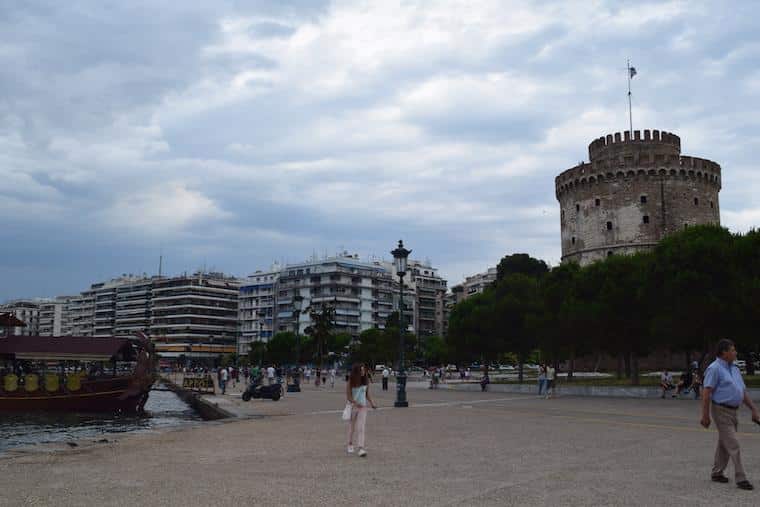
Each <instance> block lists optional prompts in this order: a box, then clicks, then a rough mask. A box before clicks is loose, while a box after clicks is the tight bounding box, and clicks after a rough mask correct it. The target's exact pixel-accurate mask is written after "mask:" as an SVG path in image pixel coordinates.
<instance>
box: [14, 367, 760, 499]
mask: <svg viewBox="0 0 760 507" xmlns="http://www.w3.org/2000/svg"><path fill="white" fill-rule="evenodd" d="M343 386H344V383H343V381H342V380H341V381H339V382H338V383H337V385H336V388H335V390H330V389H329V387H328V388H321V389H319V390H315V389H314V387H313V385H304V386H303V387H304V390H303V392H301V393H287V395H286V396H285V398H283V399H282V400H281V401H279V402H272V401H270V400H254V401H251V402H248V403H243V402H242V401H239V398H238V397H237V396H239V394H238V395H237V396H236V395H230V396H228V397H226V398H223V399H222V400H219V401H221V403H224V404H227V405H229V407H231V408H233V409H235V410H238V413H241V414H242V415H246V416H251V417H247V418H240V419H232V420H227V421H223V422H213V423H203V424H200V425H198V426H195V427H191V428H185V429H181V430H176V431H169V432H164V433H149V434H130V435H123V436H118V437H117V440H116V442H109V443H103V444H98V443H92V442H90V443H84V442H83V443H81V445H80V446H79V447H77V448H73V449H69V448H67V447H66V446H63V447H56V448H54V449H51V450H48V451H47V452H40V450H39V449H38V450H35V451H34V452H11V453H8V454H6V455H4V456H0V478H2V479H1V480H0V484H2V494H1V495H0V505H9V506H10V505H13V506H16V505H78V506H82V505H99V506H110V505H137V504H142V505H178V506H179V505H182V506H190V505H231V506H232V505H234V506H240V505H325V504H327V505H356V504H365V505H457V506H459V505H521V506H531V505H605V506H610V505H658V506H679V505H684V506H686V505H689V506H695V505H710V506H714V505H729V504H730V505H748V506H749V505H757V503H758V498H760V497H759V496H758V495H759V494H758V493H757V492H745V491H739V490H737V488H736V487H735V486H734V485H733V484H715V483H712V482H710V481H709V471H710V465H711V462H712V456H713V450H714V445H715V442H716V438H717V436H716V434H715V432H714V430H704V429H702V428H701V427H699V425H698V414H699V412H698V405H697V403H696V402H694V401H693V400H670V399H666V400H661V399H659V398H657V399H645V400H636V399H605V398H570V397H561V398H557V399H552V400H544V399H539V398H537V397H534V396H530V395H517V394H508V393H475V392H457V391H445V390H438V391H431V390H428V389H422V388H419V389H414V388H412V389H410V390H409V399H410V403H411V406H410V407H409V408H408V409H394V408H392V404H393V395H394V392H393V391H389V392H387V393H382V392H381V391H380V390H379V389H377V388H376V389H374V390H373V391H374V395H375V397H376V398H377V401H378V404H379V405H380V406H381V408H380V409H379V410H377V411H374V412H371V413H370V414H369V420H368V427H367V431H368V440H367V447H368V452H369V456H368V457H367V458H366V459H362V458H359V457H357V456H348V455H346V453H345V449H344V438H345V423H344V422H343V421H341V420H340V410H341V409H342V406H343V390H342V388H343ZM376 387H379V386H376ZM229 407H228V408H229ZM740 431H741V434H740V436H739V438H740V442H741V444H742V455H743V459H744V463H745V467H746V469H747V471H748V474H749V478H750V480H752V481H754V482H755V484H756V485H760V432H759V431H757V428H756V427H755V426H754V425H752V424H751V423H750V422H749V415H748V413H747V412H743V413H742V414H741V423H740ZM110 437H111V436H109V438H110ZM731 473H732V470H731V469H729V474H731Z"/></svg>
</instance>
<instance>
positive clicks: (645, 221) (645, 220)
mask: <svg viewBox="0 0 760 507" xmlns="http://www.w3.org/2000/svg"><path fill="white" fill-rule="evenodd" d="M644 223H645V224H648V223H649V215H644Z"/></svg>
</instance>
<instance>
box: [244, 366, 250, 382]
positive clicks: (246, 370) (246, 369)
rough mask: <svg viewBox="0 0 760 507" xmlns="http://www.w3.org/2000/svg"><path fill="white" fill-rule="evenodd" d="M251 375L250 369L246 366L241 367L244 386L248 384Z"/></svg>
mask: <svg viewBox="0 0 760 507" xmlns="http://www.w3.org/2000/svg"><path fill="white" fill-rule="evenodd" d="M250 376H251V370H250V369H249V368H248V367H247V366H246V367H245V368H243V378H244V379H245V386H246V387H247V386H248V379H249V378H250Z"/></svg>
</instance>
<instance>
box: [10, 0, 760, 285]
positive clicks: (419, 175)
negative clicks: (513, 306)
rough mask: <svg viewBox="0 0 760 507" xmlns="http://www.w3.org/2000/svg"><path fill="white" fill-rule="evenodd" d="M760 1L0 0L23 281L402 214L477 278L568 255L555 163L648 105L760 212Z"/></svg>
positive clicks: (657, 120) (261, 246)
mask: <svg viewBox="0 0 760 507" xmlns="http://www.w3.org/2000/svg"><path fill="white" fill-rule="evenodd" d="M758 16H760V8H759V7H757V6H756V4H755V3H754V2H731V5H730V7H724V2H688V3H687V2H664V1H656V2H652V3H651V4H650V5H646V4H644V3H641V2H635V3H631V2H625V3H623V2H605V1H589V0H584V1H580V2H570V1H562V2H557V3H554V2H548V1H534V2H520V1H514V2H507V1H487V0H483V1H480V0H467V1H454V0H447V1H443V2H434V1H421V2H412V1H409V2H399V3H396V2H392V1H386V0H383V1H382V2H380V1H373V2H361V1H351V2H343V1H333V2H327V1H325V2H317V1H292V2H286V1H283V0H273V1H269V2H268V1H240V2H233V1H221V0H214V1H213V2H210V1H209V2H195V1H191V0H186V1H182V2H148V1H146V2H141V1H137V0H132V1H128V2H101V1H97V2H96V1H93V2H80V1H76V0H70V1H67V2H60V1H57V0H55V1H50V2H37V1H29V2H2V3H0V224H1V225H0V227H2V234H1V235H0V300H4V299H7V298H12V297H34V296H53V295H57V294H67V293H76V292H79V291H80V290H83V289H85V288H87V286H88V285H89V284H90V283H92V282H95V281H100V280H104V279H108V278H111V277H114V276H118V275H119V274H121V273H142V272H147V273H151V274H152V273H155V272H156V270H157V267H158V258H159V254H160V252H163V254H164V259H165V263H164V265H165V272H168V273H170V274H174V273H179V272H182V271H192V270H195V269H197V268H199V267H201V266H204V265H205V266H206V267H208V268H215V269H217V270H224V271H226V272H229V273H231V274H235V275H246V274H249V273H251V272H253V271H254V270H256V269H260V268H264V269H265V268H267V267H268V266H269V265H270V264H271V263H272V261H274V260H279V261H285V262H296V261H300V260H303V259H305V258H307V257H310V256H312V255H313V254H314V253H316V254H317V255H324V254H325V253H329V254H334V253H335V252H337V251H339V250H343V249H345V250H348V251H350V252H356V253H359V254H360V255H361V256H363V257H370V256H372V255H375V256H385V257H386V258H387V257H389V254H388V251H389V250H391V249H392V247H393V246H394V244H395V242H396V241H397V240H398V239H399V238H404V240H405V242H406V243H407V246H409V247H410V248H412V249H413V250H414V255H415V256H417V257H419V258H421V259H424V258H429V259H430V260H431V261H432V262H433V263H434V265H436V266H438V267H440V268H441V271H442V273H443V275H444V276H445V277H447V278H448V279H449V280H450V283H451V284H453V283H455V282H457V281H459V280H460V279H461V278H462V277H463V276H464V275H466V274H471V273H474V272H477V271H482V270H484V269H485V268H487V267H488V266H490V265H494V264H496V262H497V261H498V260H499V259H500V258H501V257H502V256H503V255H505V254H507V253H512V252H528V253H530V254H532V255H534V256H538V257H541V258H543V259H545V260H547V261H549V262H551V263H557V262H558V259H559V256H560V244H559V210H558V206H557V203H556V200H555V197H554V185H553V178H554V176H556V174H557V173H558V172H560V171H561V170H563V169H565V168H567V167H570V166H572V165H575V164H576V163H577V162H578V161H581V160H587V159H588V152H587V146H588V143H589V142H590V141H591V140H592V139H593V138H594V137H598V136H600V135H602V134H605V133H610V132H615V131H620V130H623V129H625V128H626V126H627V110H626V107H627V105H626V100H627V99H626V67H625V65H626V59H627V58H630V59H631V61H632V63H633V65H635V66H636V68H637V69H638V75H637V76H636V78H635V79H634V81H633V91H634V97H633V102H634V128H657V129H662V130H669V131H673V132H676V133H678V134H679V135H680V136H681V138H682V147H683V151H684V153H687V154H691V155H695V156H701V157H705V158H710V159H712V160H715V161H717V162H719V163H720V164H721V165H722V167H723V175H724V176H723V190H722V192H721V209H722V220H723V223H724V224H725V225H727V226H728V227H729V228H730V229H732V230H735V231H744V230H747V229H749V228H750V227H752V226H757V225H760V197H758V196H760V172H758V171H757V170H756V169H757V162H756V160H757V157H758V153H760V100H759V99H760V66H759V65H758V63H760V35H758V31H757V24H756V23H757V18H758Z"/></svg>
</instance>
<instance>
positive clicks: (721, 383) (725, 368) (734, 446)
mask: <svg viewBox="0 0 760 507" xmlns="http://www.w3.org/2000/svg"><path fill="white" fill-rule="evenodd" d="M734 361H736V346H735V345H734V342H732V341H731V340H727V339H723V340H720V341H719V342H718V346H717V350H716V353H715V361H713V362H712V363H711V364H710V366H708V367H707V370H705V379H704V384H703V395H702V420H701V421H700V423H701V424H702V426H704V427H705V428H708V427H709V426H710V409H711V408H712V417H713V419H715V427H716V428H717V430H718V446H717V448H716V449H715V461H714V463H713V468H712V474H711V478H712V480H713V481H715V482H728V477H726V476H725V475H723V471H724V470H725V469H726V466H728V460H729V458H730V459H731V461H733V463H734V476H735V479H736V485H737V487H739V488H740V489H746V490H751V489H754V486H752V483H750V482H749V481H748V480H747V476H746V475H745V474H744V467H743V466H742V460H741V453H740V452H739V441H738V440H737V439H736V431H737V430H738V426H739V420H738V417H737V415H738V411H739V407H740V406H741V405H742V403H743V404H745V405H747V407H748V408H749V409H750V410H751V411H752V421H753V422H755V423H757V424H760V413H758V411H757V408H756V407H755V404H754V403H753V402H752V399H751V398H750V397H749V394H748V393H747V387H746V385H745V384H744V379H742V374H741V371H739V367H738V366H736V365H735V364H734Z"/></svg>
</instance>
